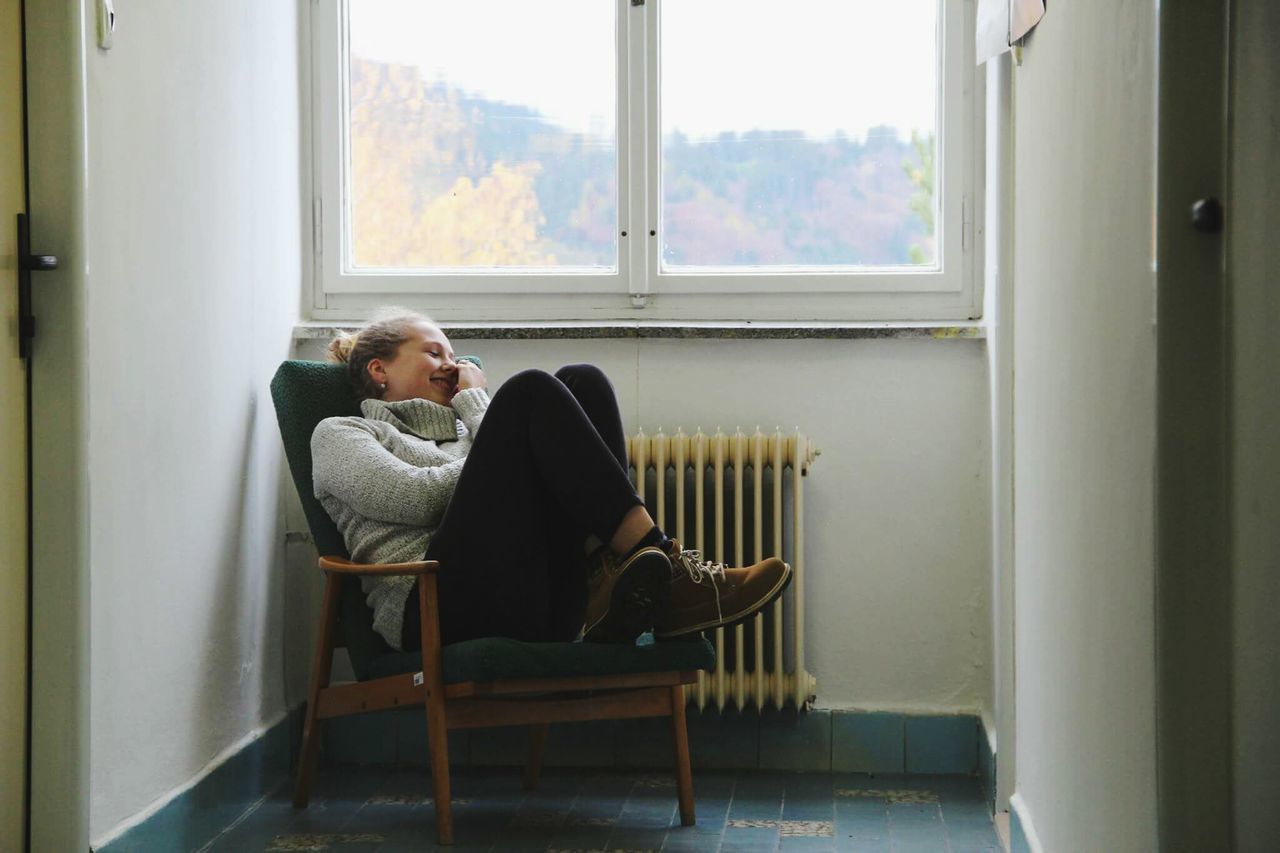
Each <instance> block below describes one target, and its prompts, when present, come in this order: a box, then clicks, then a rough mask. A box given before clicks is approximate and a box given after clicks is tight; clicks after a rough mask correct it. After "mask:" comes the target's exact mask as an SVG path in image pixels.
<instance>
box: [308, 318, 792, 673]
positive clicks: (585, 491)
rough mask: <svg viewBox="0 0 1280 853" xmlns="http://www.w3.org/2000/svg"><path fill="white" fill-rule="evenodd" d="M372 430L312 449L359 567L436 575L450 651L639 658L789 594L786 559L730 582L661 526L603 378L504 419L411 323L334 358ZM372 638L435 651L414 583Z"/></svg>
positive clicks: (386, 608)
mask: <svg viewBox="0 0 1280 853" xmlns="http://www.w3.org/2000/svg"><path fill="white" fill-rule="evenodd" d="M329 350H330V354H331V357H333V358H334V359H336V360H338V361H342V362H345V363H346V365H347V372H348V376H349V378H350V381H351V383H352V386H353V388H354V389H355V391H356V395H357V397H358V398H359V399H360V401H361V402H360V410H361V413H362V414H363V417H339V418H327V419H326V420H324V421H322V422H321V423H320V424H319V426H317V427H316V430H315V433H314V434H313V435H312V439H311V453H312V459H313V464H314V479H315V496H316V498H317V499H319V501H320V503H321V504H322V505H323V506H324V508H325V510H326V511H327V512H328V513H329V515H330V517H331V518H333V520H334V522H335V523H336V524H337V526H338V529H339V530H340V531H341V532H342V535H343V538H344V540H345V542H346V545H347V549H348V551H349V552H350V553H351V557H352V559H353V560H356V561H358V562H362V563H397V562H407V561H413V560H438V561H439V562H440V565H441V569H440V572H439V585H440V602H441V612H440V635H441V640H442V642H443V643H445V644H448V643H455V642H460V641H463V640H469V639H474V638H478V637H511V638H514V639H517V640H529V641H563V640H572V639H574V638H575V637H577V636H582V638H583V639H584V640H586V641H588V642H611V643H631V642H634V641H635V639H636V637H637V636H639V635H640V634H642V633H644V632H646V631H650V630H652V631H653V632H654V634H655V636H657V637H658V638H665V637H677V636H680V635H684V634H692V633H696V632H699V631H702V630H705V629H708V628H714V627H717V626H721V625H728V624H732V623H735V622H738V621H740V620H743V619H745V618H747V617H749V616H751V615H753V614H754V613H755V612H756V611H758V610H760V609H761V608H762V607H764V606H765V605H766V604H768V603H769V602H771V601H773V600H774V599H775V598H776V597H777V596H778V595H780V594H781V593H782V590H783V589H784V588H785V587H786V585H787V584H788V583H789V582H790V580H791V569H790V567H789V566H788V565H787V564H786V563H784V562H782V560H780V559H778V558H776V557H771V558H769V559H767V560H764V561H763V562H760V563H757V564H756V565H754V566H750V567H747V568H727V567H725V566H724V565H722V564H720V563H715V562H710V561H706V560H703V559H702V557H701V555H700V554H699V553H698V552H697V551H689V550H683V549H682V548H681V547H680V544H679V543H678V542H677V541H676V540H674V539H670V538H668V537H667V536H666V534H664V533H663V532H662V530H660V529H659V528H658V527H657V525H655V524H654V521H653V519H652V517H650V515H649V513H648V511H647V510H646V509H645V506H644V502H643V501H642V500H641V499H640V497H639V496H638V495H637V494H636V492H635V489H634V488H633V487H632V485H631V482H630V480H629V478H628V476H627V460H626V446H625V442H624V439H623V432H622V419H621V416H620V414H619V412H618V403H617V400H616V398H615V396H614V392H613V386H612V385H611V384H610V383H609V380H608V379H607V378H606V377H605V375H604V374H603V373H602V372H601V371H600V370H599V369H598V368H596V367H593V366H591V365H583V364H580V365H570V366H568V367H564V368H561V369H560V370H558V371H557V372H556V373H555V375H554V376H553V375H551V374H549V373H546V372H544V371H541V370H525V371H522V372H520V373H517V374H516V375H515V376H513V377H511V378H510V379H509V380H507V381H506V382H505V383H503V385H502V387H501V388H500V389H499V390H498V391H497V393H496V394H494V396H493V399H492V402H491V401H490V399H489V395H488V392H487V391H486V382H485V376H484V373H483V371H482V370H481V369H480V367H479V366H478V365H477V364H475V363H473V362H470V361H467V360H465V359H461V360H460V359H458V358H457V357H456V356H455V355H454V352H453V348H452V347H451V346H450V344H449V339H448V338H447V337H446V336H445V334H444V333H443V332H442V331H441V330H440V329H439V328H437V327H436V326H435V324H434V323H432V322H431V321H430V319H428V318H427V317H425V316H423V315H421V314H416V313H411V312H398V313H395V314H393V315H390V316H387V317H385V318H383V319H379V320H376V321H374V322H372V323H370V324H368V325H367V326H365V327H364V328H363V329H361V330H360V331H359V332H358V333H356V334H353V335H347V334H342V335H339V336H338V337H337V338H335V339H334V340H333V341H332V343H331V344H330V347H329ZM362 583H363V585H364V587H363V588H364V592H365V594H366V596H367V602H368V604H369V606H370V607H371V608H373V611H374V629H375V630H376V631H377V632H378V633H379V634H380V635H381V636H382V637H383V638H384V639H385V640H386V641H387V643H388V644H389V645H390V646H391V647H393V648H395V649H412V648H416V647H417V646H418V644H419V643H420V641H421V638H420V635H419V631H420V627H419V618H418V606H419V605H418V595H417V594H416V590H415V589H414V585H415V584H416V580H415V579H414V578H412V577H377V578H364V579H362Z"/></svg>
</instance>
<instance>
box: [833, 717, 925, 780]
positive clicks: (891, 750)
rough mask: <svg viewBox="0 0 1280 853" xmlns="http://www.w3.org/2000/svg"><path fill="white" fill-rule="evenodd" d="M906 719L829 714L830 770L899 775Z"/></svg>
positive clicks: (902, 765)
mask: <svg viewBox="0 0 1280 853" xmlns="http://www.w3.org/2000/svg"><path fill="white" fill-rule="evenodd" d="M905 746H906V717H905V716H903V715H902V714H879V713H863V712H857V713H854V712H842V711H833V712H832V714H831V770H832V772H841V771H846V772H847V771H854V772H860V773H903V772H905V770H906V751H905Z"/></svg>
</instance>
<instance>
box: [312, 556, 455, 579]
mask: <svg viewBox="0 0 1280 853" xmlns="http://www.w3.org/2000/svg"><path fill="white" fill-rule="evenodd" d="M320 568H321V569H323V570H324V571H326V572H334V573H336V574H340V575H371V576H376V575H419V576H421V575H430V574H435V573H436V572H438V571H440V563H439V561H438V560H419V561H416V562H412V563H353V562H351V561H350V560H348V559H346V558H344V557H321V558H320Z"/></svg>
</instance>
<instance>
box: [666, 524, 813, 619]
mask: <svg viewBox="0 0 1280 853" xmlns="http://www.w3.org/2000/svg"><path fill="white" fill-rule="evenodd" d="M667 557H668V558H669V559H670V561H671V567H672V578H671V591H670V595H669V600H668V602H667V607H666V610H665V611H662V612H661V614H660V615H659V618H658V624H657V625H656V626H655V627H654V630H653V633H654V636H655V637H678V636H680V635H682V634H692V633H694V632H696V631H705V630H706V629H708V628H718V627H720V626H722V625H732V624H733V623H735V622H740V621H741V620H743V619H746V618H747V617H748V616H751V615H753V614H754V613H756V611H758V610H760V609H761V608H763V607H764V606H765V605H767V604H769V603H770V602H772V601H773V600H774V599H775V598H777V597H778V596H779V595H781V594H782V591H783V590H784V589H786V588H787V584H789V583H791V567H790V566H788V565H787V564H786V563H784V562H782V560H780V559H778V558H777V557H769V558H768V559H767V560H764V561H762V562H759V563H756V564H755V565H754V566H747V567H746V568H741V569H731V568H728V567H727V566H725V565H724V564H723V563H715V562H712V561H710V560H704V559H702V554H700V553H699V552H697V551H688V550H682V549H681V548H680V543H679V542H677V541H676V540H674V539H671V540H669V542H668V546H667Z"/></svg>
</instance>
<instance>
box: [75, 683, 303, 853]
mask: <svg viewBox="0 0 1280 853" xmlns="http://www.w3.org/2000/svg"><path fill="white" fill-rule="evenodd" d="M302 712H303V709H302V708H301V707H299V708H295V709H294V710H292V711H290V712H289V713H288V714H286V715H285V716H284V718H283V719H281V720H280V722H278V723H276V724H275V725H274V726H272V727H271V728H269V729H267V730H266V731H265V732H263V733H262V736H261V737H259V738H257V739H256V740H254V741H252V742H251V743H248V744H246V745H245V746H244V748H242V749H241V750H240V751H239V752H237V753H235V754H234V755H231V756H230V757H228V758H227V759H226V760H225V761H223V762H222V763H221V764H219V765H218V766H217V767H215V768H213V769H212V770H211V771H209V773H208V775H206V776H204V777H203V778H201V779H199V780H198V781H197V782H196V783H195V784H194V785H192V786H191V787H190V788H187V789H186V790H185V791H182V792H180V793H178V794H177V795H175V796H174V797H173V798H172V799H170V800H169V801H168V802H167V803H165V804H164V805H162V806H161V807H160V808H159V809H158V810H157V811H156V812H155V813H153V814H151V815H149V816H147V818H146V819H144V820H143V821H141V822H140V823H138V824H136V825H135V826H131V827H129V828H128V829H127V830H125V831H124V832H122V833H120V834H119V835H117V836H115V837H114V838H112V839H111V840H109V841H107V842H106V843H105V844H102V845H100V846H97V847H93V848H91V849H92V850H94V851H97V853H132V851H137V850H199V849H200V848H201V847H203V846H204V845H206V844H208V843H209V842H210V841H212V840H213V839H214V837H216V836H217V835H218V834H219V833H220V832H222V831H223V830H224V829H226V828H227V827H228V826H229V825H230V824H231V823H232V822H233V821H235V820H236V819H238V818H239V817H240V816H241V815H243V814H244V813H245V811H246V810H248V808H249V807H250V806H252V805H253V804H254V803H256V802H257V801H258V800H260V799H262V797H264V796H266V795H267V794H268V793H270V792H271V791H272V790H274V789H275V788H276V787H277V786H279V784H280V783H281V781H283V780H284V779H286V778H288V776H289V774H290V772H291V768H292V767H293V766H294V764H295V763H296V758H297V754H298V746H299V744H300V743H301V741H302V718H303V714H302Z"/></svg>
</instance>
